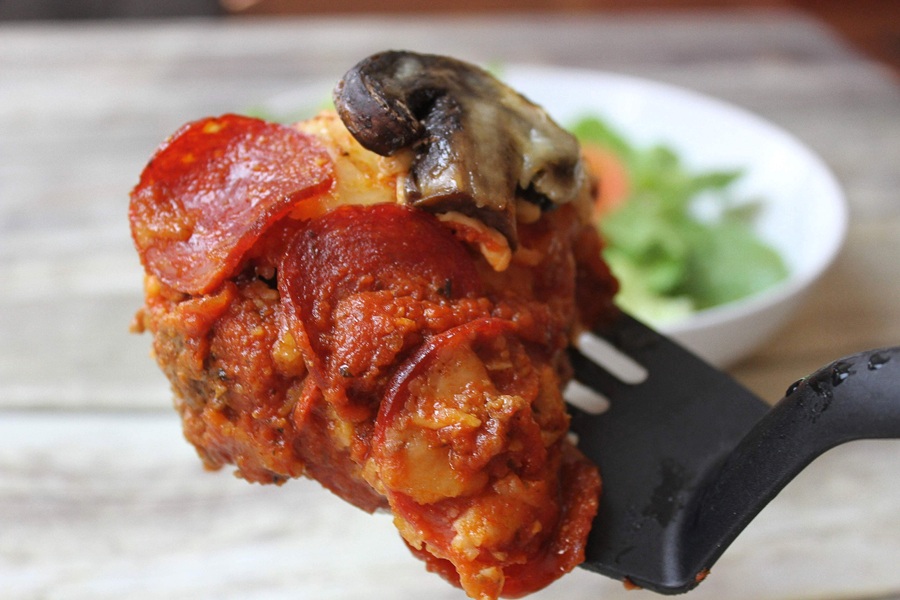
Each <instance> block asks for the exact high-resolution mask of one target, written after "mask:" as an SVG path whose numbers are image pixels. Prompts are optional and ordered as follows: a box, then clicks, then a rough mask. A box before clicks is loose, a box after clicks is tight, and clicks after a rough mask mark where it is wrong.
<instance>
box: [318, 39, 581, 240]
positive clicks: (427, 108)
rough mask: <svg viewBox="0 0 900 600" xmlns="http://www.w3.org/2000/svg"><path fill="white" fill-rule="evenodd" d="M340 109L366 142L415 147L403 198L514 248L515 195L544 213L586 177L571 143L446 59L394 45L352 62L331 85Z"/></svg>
mask: <svg viewBox="0 0 900 600" xmlns="http://www.w3.org/2000/svg"><path fill="white" fill-rule="evenodd" d="M334 101H335V106H336V108H337V111H338V114H339V115H340V117H341V119H342V120H343V121H344V124H345V125H346V126H347V129H348V130H349V131H350V132H351V133H352V134H353V136H354V137H355V138H356V139H357V140H358V141H359V143H360V144H362V145H363V146H364V147H366V148H368V149H369V150H372V151H373V152H376V153H378V154H381V155H384V156H389V155H392V154H394V153H395V152H397V151H399V150H401V149H404V148H409V149H411V150H412V151H413V153H414V158H413V162H412V166H411V170H410V175H409V178H408V180H407V182H406V196H407V199H408V201H409V202H411V203H412V204H413V205H415V206H418V207H421V208H425V209H427V210H430V211H432V212H436V213H443V212H449V211H458V212H461V213H463V214H466V215H469V216H471V217H474V218H477V219H479V220H481V221H482V222H484V223H485V224H486V225H488V226H490V227H494V228H495V229H497V230H498V231H499V232H500V233H502V234H503V235H504V236H505V237H506V239H507V240H508V242H509V244H510V247H512V248H515V247H516V245H517V236H516V200H517V198H518V199H523V200H526V201H529V202H533V203H535V204H537V205H538V206H540V207H541V208H542V209H544V210H546V209H549V208H552V207H553V206H557V205H561V204H565V203H567V202H570V201H572V200H573V199H574V198H575V197H576V196H577V195H578V193H579V191H580V190H581V188H582V185H583V184H584V181H585V174H584V170H583V166H582V164H581V154H580V150H579V146H578V142H577V140H576V139H575V138H574V137H573V136H572V135H571V134H570V133H568V132H567V131H565V130H564V129H562V128H561V127H559V126H558V125H557V124H556V123H555V122H553V120H552V119H551V118H550V117H549V116H548V115H547V113H546V112H544V110H543V109H542V108H540V107H539V106H537V105H536V104H533V103H532V102H530V101H529V100H528V99H526V98H525V97H523V96H522V95H520V94H518V93H517V92H515V91H514V90H512V89H511V88H509V87H508V86H506V85H504V84H503V83H501V82H500V81H498V80H497V79H496V78H495V77H493V76H492V75H491V74H490V73H488V72H487V71H485V70H483V69H480V68H478V67H476V66H474V65H471V64H468V63H465V62H462V61H459V60H456V59H452V58H448V57H444V56H435V55H429V54H416V53H412V52H402V51H391V52H384V53H380V54H375V55H373V56H370V57H368V58H366V59H364V60H362V61H361V62H360V63H358V64H357V65H356V66H355V67H353V68H352V69H350V71H348V72H347V74H346V75H344V78H343V79H342V80H341V81H340V82H339V83H338V85H337V87H336V88H335V90H334Z"/></svg>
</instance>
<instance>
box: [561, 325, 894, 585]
mask: <svg viewBox="0 0 900 600" xmlns="http://www.w3.org/2000/svg"><path fill="white" fill-rule="evenodd" d="M586 335H587V337H586V338H583V339H582V340H581V343H579V348H580V349H579V348H573V349H572V351H571V358H572V362H573V366H574V368H575V378H576V380H577V381H578V382H580V383H581V384H583V385H586V386H588V387H590V388H591V389H593V390H595V391H596V392H598V393H600V394H602V395H603V396H605V397H606V398H607V399H609V407H608V409H607V410H606V411H605V412H603V413H602V414H591V413H590V412H587V411H584V410H579V409H577V408H572V409H571V411H572V413H573V414H572V430H573V431H574V432H575V433H576V435H577V436H578V439H579V447H580V448H581V449H582V451H583V452H585V454H587V455H588V456H589V457H590V458H591V459H592V460H594V461H595V462H596V463H597V465H598V466H599V468H600V472H601V475H602V477H603V495H602V498H601V502H600V510H599V513H598V515H597V518H596V520H595V522H594V526H593V528H592V530H591V535H590V538H589V540H588V547H587V552H586V561H585V563H584V565H583V566H584V567H585V568H587V569H590V570H593V571H597V572H599V573H602V574H604V575H608V576H611V577H614V578H617V579H621V580H625V581H628V582H630V583H632V584H634V585H636V586H639V587H642V588H646V589H650V590H654V591H657V592H661V593H666V594H674V593H681V592H685V591H687V590H690V589H691V588H693V587H694V586H696V585H697V584H698V583H699V582H700V581H702V580H703V579H704V578H705V576H706V574H707V573H708V571H709V569H710V567H711V566H712V564H713V563H714V562H715V561H716V560H717V559H718V557H719V556H720V555H721V553H722V552H723V551H724V550H725V548H727V546H728V545H729V544H730V543H731V542H732V541H733V540H734V538H735V537H736V536H737V535H738V533H740V531H741V530H743V528H744V527H745V526H746V525H747V524H748V523H749V522H750V520H752V519H753V517H754V516H755V515H756V514H757V513H758V512H759V511H760V510H761V509H762V508H763V507H764V506H765V505H766V504H767V503H768V502H769V501H770V500H771V499H772V497H774V496H775V494H777V493H778V491H780V490H781V489H782V487H783V486H784V485H786V484H787V482H788V481H790V479H792V478H793V477H794V476H795V475H796V474H797V473H799V471H801V470H802V469H803V468H804V467H805V466H806V465H808V464H809V462H811V461H812V460H813V459H814V458H815V457H817V456H819V455H820V454H821V453H822V452H824V451H825V450H827V449H829V448H831V447H833V446H835V445H837V444H840V443H842V442H845V441H849V440H851V439H860V438H877V437H900V392H898V389H900V349H897V348H894V349H887V350H880V351H873V352H869V353H865V354H860V355H856V356H853V357H848V358H844V359H841V360H840V361H836V362H835V363H832V364H831V365H829V366H827V367H825V368H823V369H821V370H820V371H817V372H816V373H815V374H814V375H812V376H810V377H808V378H806V379H804V380H803V381H801V382H798V383H797V384H795V385H793V386H791V390H790V392H791V393H789V394H788V396H787V397H786V398H785V399H784V400H782V401H781V402H780V403H778V405H777V406H776V408H775V409H770V406H769V404H767V403H765V402H763V401H762V400H761V399H760V398H758V397H757V396H755V395H754V394H752V393H751V392H749V391H748V390H747V389H746V388H744V387H743V386H741V385H740V384H738V383H737V382H736V381H734V380H733V379H732V378H731V377H729V376H728V375H726V374H725V373H723V372H721V371H719V370H717V369H715V368H713V367H712V366H710V365H708V364H707V363H705V362H704V361H702V360H701V359H699V358H697V357H696V356H694V355H693V354H692V353H690V352H688V351H687V350H685V349H683V348H682V347H680V346H679V345H677V344H676V343H674V342H672V341H671V340H669V339H667V338H665V337H664V336H662V335H660V334H659V333H657V332H655V331H653V330H652V329H650V328H648V327H646V326H645V325H643V324H641V323H640V322H638V321H636V320H635V319H633V318H631V317H629V316H628V315H625V314H622V315H621V316H620V317H619V318H618V319H617V320H615V322H613V323H612V324H609V325H608V326H606V327H604V328H602V329H598V330H597V331H595V332H593V334H586ZM598 338H599V339H600V340H601V341H604V340H605V342H607V343H608V344H609V345H610V346H611V347H613V348H614V349H615V350H614V351H617V352H621V353H623V354H625V355H627V356H628V357H630V359H633V360H634V361H636V362H637V363H638V364H639V366H640V368H643V370H644V371H645V375H644V376H640V377H637V378H636V379H632V380H631V383H626V382H623V381H621V380H620V379H618V378H617V377H616V376H615V375H614V374H613V373H612V372H611V371H613V370H618V369H619V367H617V366H615V365H613V367H612V368H608V367H604V366H601V364H600V363H602V362H607V358H608V357H607V356H601V355H602V354H603V352H600V354H601V355H598V354H597V353H595V352H594V351H593V350H590V352H591V357H590V358H589V357H588V355H587V351H588V350H589V348H590V347H591V346H593V345H594V344H593V342H596V341H597V339H598ZM625 379H629V377H625Z"/></svg>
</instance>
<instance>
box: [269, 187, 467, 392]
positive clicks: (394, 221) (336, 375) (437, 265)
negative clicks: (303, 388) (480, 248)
mask: <svg viewBox="0 0 900 600" xmlns="http://www.w3.org/2000/svg"><path fill="white" fill-rule="evenodd" d="M278 287H279V291H280V293H281V295H282V302H283V303H284V305H285V312H286V314H287V315H288V316H289V318H290V319H291V321H292V326H293V328H294V330H295V331H296V333H297V334H298V335H299V336H300V338H301V339H300V340H299V341H300V342H301V344H302V345H303V346H304V347H306V348H308V350H309V352H310V354H311V355H310V356H307V357H306V358H307V364H309V365H310V367H311V373H312V374H313V375H314V376H316V377H317V378H318V379H319V383H320V385H321V386H322V388H323V390H324V391H325V392H326V396H327V397H328V398H329V400H330V401H332V402H339V399H338V400H336V399H335V394H339V393H340V392H341V389H342V387H343V386H342V382H345V381H348V380H349V379H350V378H351V377H355V376H359V375H360V373H355V372H349V373H348V372H347V367H346V365H345V364H344V363H342V362H341V360H342V357H343V354H350V353H352V354H355V355H361V356H362V355H364V356H366V357H367V358H366V360H359V361H357V362H359V363H361V364H366V363H369V364H371V363H372V362H374V361H376V360H378V361H379V362H384V363H385V364H389V363H392V361H393V355H391V356H387V353H388V352H397V351H400V350H401V348H398V347H397V346H398V345H400V344H402V343H403V340H400V341H398V342H396V343H394V342H395V341H396V340H395V338H397V337H400V338H402V337H403V336H404V335H406V333H404V332H409V334H410V335H412V334H414V333H416V332H420V331H421V330H422V329H423V328H424V325H423V323H424V321H425V317H424V316H423V315H422V314H421V312H422V310H423V308H422V307H424V306H426V305H427V304H429V303H430V305H431V306H438V305H441V304H442V303H443V304H445V305H449V304H452V303H453V302H454V301H455V300H457V299H460V298H466V297H474V296H476V295H478V294H479V293H480V290H481V282H480V279H479V277H478V272H477V270H476V267H475V264H474V261H473V259H472V257H471V256H470V254H469V252H468V250H467V249H466V247H465V245H464V244H463V243H461V242H460V241H459V240H457V239H456V238H455V237H454V236H453V234H452V233H451V232H450V230H449V229H447V228H446V227H444V226H443V225H442V224H441V223H440V222H439V221H438V220H437V219H436V218H435V217H434V216H433V215H431V214H429V213H426V212H425V211H422V210H418V209H414V208H409V207H405V206H400V205H396V204H376V205H371V206H353V205H350V206H342V207H340V208H337V209H335V210H333V211H330V212H328V213H326V214H324V215H322V216H321V217H317V218H314V219H311V220H309V221H306V222H304V223H302V224H301V225H300V227H299V228H298V230H297V232H296V233H295V234H294V237H293V239H292V240H291V241H290V242H289V244H288V247H287V250H286V252H285V253H284V257H283V259H282V262H281V266H280V271H279V276H278ZM367 293H368V298H367V299H366V298H362V296H364V295H366V294H367ZM351 296H353V297H354V298H356V299H357V300H358V301H359V303H360V308H359V310H357V311H355V312H354V314H349V315H344V317H345V318H342V319H338V317H337V316H336V315H334V314H333V313H334V311H335V310H337V309H338V307H340V306H342V304H341V303H342V302H343V301H345V300H347V299H348V298H350V297H351ZM413 313H416V314H413ZM339 320H340V322H339V323H338V322H337V321H339ZM338 330H340V332H341V335H340V336H338V333H337V331H338ZM339 337H340V339H346V338H348V337H349V338H351V340H350V341H351V342H352V343H348V344H345V345H344V346H347V347H343V346H342V347H341V348H338V346H340V345H341V343H340V340H339V339H338V338H339ZM389 341H390V342H391V343H388V342H389ZM381 355H385V356H381ZM343 358H346V357H343ZM382 359H383V360H382ZM342 367H343V368H342ZM350 371H352V369H350Z"/></svg>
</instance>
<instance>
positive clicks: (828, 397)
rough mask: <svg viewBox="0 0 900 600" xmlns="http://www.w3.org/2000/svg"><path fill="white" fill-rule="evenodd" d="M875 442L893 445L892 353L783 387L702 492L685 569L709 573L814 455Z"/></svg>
mask: <svg viewBox="0 0 900 600" xmlns="http://www.w3.org/2000/svg"><path fill="white" fill-rule="evenodd" d="M876 438H900V347H895V348H886V349H882V350H873V351H869V352H863V353H860V354H856V355H853V356H849V357H846V358H843V359H840V360H837V361H835V362H833V363H831V364H830V365H828V366H827V367H825V368H823V369H820V370H819V371H816V372H815V373H813V374H812V375H810V376H809V377H806V378H804V379H802V380H800V381H798V382H797V383H796V384H794V385H793V386H791V388H790V389H789V390H788V393H787V395H786V396H785V398H784V399H782V400H781V401H780V402H779V403H778V404H776V405H775V407H774V408H772V410H771V411H769V413H767V414H766V416H764V417H763V418H762V420H761V421H760V422H759V423H758V424H757V425H756V426H755V427H754V428H753V429H752V430H751V431H750V433H748V434H747V436H746V437H745V438H744V439H743V440H742V441H741V443H740V444H739V445H738V446H737V448H736V449H735V450H734V452H733V453H732V454H731V455H730V456H729V457H728V458H727V459H726V461H725V462H724V464H723V465H722V468H721V469H720V470H719V471H718V472H717V474H716V476H715V477H714V478H713V479H712V480H711V481H710V482H709V483H708V484H707V488H706V490H705V492H704V494H702V495H701V498H700V500H699V501H698V503H697V506H696V512H695V519H693V520H692V525H691V526H689V527H688V530H687V531H685V532H684V533H685V539H686V540H690V542H689V544H688V546H690V547H691V548H692V549H694V551H695V554H694V556H693V557H692V558H693V560H691V562H693V563H694V564H700V565H704V564H705V565H711V564H712V563H713V562H714V561H715V560H716V559H717V558H718V556H719V554H721V552H722V551H724V549H725V548H726V547H727V546H728V544H730V543H731V541H732V540H733V539H734V538H735V537H736V536H737V534H738V533H740V532H741V530H743V529H744V527H745V526H746V525H747V524H748V523H749V522H750V521H751V520H752V519H753V517H755V516H756V514H757V513H759V511H760V510H762V508H763V507H764V506H765V505H766V504H768V503H769V501H770V500H772V498H774V497H775V495H776V494H777V493H778V492H779V491H780V490H781V489H782V488H783V487H784V486H785V485H787V483H788V482H790V481H791V479H793V478H794V477H795V476H796V475H797V474H798V473H799V472H800V471H801V470H803V469H804V468H805V467H806V466H807V465H809V463H810V462H812V461H813V460H814V459H815V458H817V457H818V456H820V455H821V454H822V453H824V452H825V451H827V450H829V449H830V448H833V447H835V446H837V445H839V444H842V443H844V442H849V441H852V440H858V439H876ZM688 554H690V551H689V553H688Z"/></svg>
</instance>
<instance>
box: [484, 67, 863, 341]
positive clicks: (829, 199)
mask: <svg viewBox="0 0 900 600" xmlns="http://www.w3.org/2000/svg"><path fill="white" fill-rule="evenodd" d="M501 76H502V77H503V78H504V79H507V78H509V79H513V80H515V81H516V83H514V85H513V87H516V88H518V89H519V91H521V82H523V81H525V80H527V79H529V78H544V79H547V78H551V77H563V76H564V77H574V78H579V79H581V80H585V81H588V80H593V81H595V82H596V83H597V84H598V85H602V84H603V83H606V84H610V83H612V84H615V85H619V86H623V87H626V88H633V89H635V90H637V91H643V92H647V93H652V94H657V95H666V96H670V97H675V98H677V99H678V100H679V101H680V102H685V103H691V104H697V105H699V106H700V107H704V106H706V107H711V108H714V109H715V110H716V111H718V112H719V113H720V114H722V115H724V117H726V118H733V119H735V120H737V121H742V122H743V123H744V124H746V125H748V126H751V127H753V128H755V129H757V130H758V131H759V132H760V134H761V135H763V136H765V137H769V138H773V139H777V141H778V143H780V144H782V145H783V146H785V147H787V148H789V149H790V151H791V153H792V154H795V155H796V156H798V157H799V158H800V159H801V160H802V161H803V162H804V163H805V164H807V165H808V167H809V169H810V172H811V173H813V175H814V177H815V179H816V180H817V182H818V184H819V188H820V189H819V192H820V196H821V201H822V202H823V206H822V210H823V211H827V212H828V214H829V216H830V217H831V221H830V225H831V227H830V231H829V232H828V234H829V235H828V238H827V239H826V240H824V241H823V243H822V245H821V250H820V252H819V253H817V254H816V255H815V256H814V257H813V258H812V259H811V260H810V261H809V264H807V265H806V267H805V269H802V270H798V269H797V268H796V267H794V266H790V267H789V273H788V276H787V278H785V279H784V280H783V281H781V282H779V283H777V284H775V285H773V286H771V287H769V288H767V289H765V290H761V291H759V292H757V293H755V294H751V295H750V296H746V297H744V298H740V299H737V300H733V301H731V302H727V303H725V304H721V305H718V306H713V307H710V308H705V309H701V310H698V311H696V312H693V313H691V314H690V315H688V316H687V317H684V318H681V319H676V320H673V321H671V322H663V323H660V324H657V325H655V328H656V329H659V330H660V331H662V332H663V333H666V334H669V335H679V334H682V333H686V332H691V331H695V330H701V329H709V328H713V327H716V326H719V325H722V324H725V323H728V322H731V321H733V320H736V319H740V318H743V317H747V316H749V315H752V314H756V313H760V312H763V311H765V310H767V309H769V308H772V307H774V306H777V305H779V304H782V303H784V302H787V301H789V300H791V299H792V298H794V297H797V296H799V295H800V294H802V293H803V292H804V291H805V290H807V289H808V288H809V287H811V286H812V285H813V284H814V283H815V282H816V281H817V280H819V279H820V278H821V277H822V275H824V273H825V272H826V271H827V270H828V268H829V267H831V265H833V263H834V262H835V260H836V259H837V257H838V255H839V254H840V251H841V249H842V248H843V247H844V244H845V243H846V238H847V233H848V229H849V220H850V211H849V204H848V202H847V198H846V194H845V192H844V189H843V188H842V186H841V185H840V183H839V181H838V179H837V177H836V176H835V174H834V172H833V171H832V170H831V168H829V166H828V165H827V164H826V162H825V161H824V159H823V158H822V157H821V156H820V155H819V154H818V153H816V152H815V151H813V150H812V149H811V148H810V147H809V146H808V145H807V144H806V143H804V142H803V141H802V140H800V139H799V138H798V137H797V136H796V135H795V134H793V133H791V132H790V131H788V130H787V129H785V128H784V127H782V126H780V125H777V124H775V123H774V122H772V121H770V120H768V119H766V118H765V117H763V116H761V115H759V114H757V113H755V112H753V111H751V110H749V109H746V108H744V107H741V106H739V105H737V104H734V103H732V102H729V101H727V100H723V99H721V98H718V97H715V96H712V95H709V94H705V93H703V92H698V91H695V90H692V89H689V88H686V87H682V86H678V85H675V84H670V83H666V82H662V81H657V80H653V79H648V78H643V77H640V76H635V75H631V74H622V73H617V72H612V71H604V70H592V69H585V68H569V67H553V66H547V65H531V64H527V63H515V64H510V65H508V66H507V67H504V69H503V73H502V74H501ZM523 93H524V94H525V95H526V96H527V95H528V92H527V90H526V91H525V92H523ZM544 104H546V103H544ZM545 108H546V106H545ZM552 110H553V109H552V107H550V108H548V112H550V114H551V116H552V117H553V118H554V119H558V120H559V119H560V117H559V115H557V114H554V113H553V112H552ZM675 143H677V141H675Z"/></svg>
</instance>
